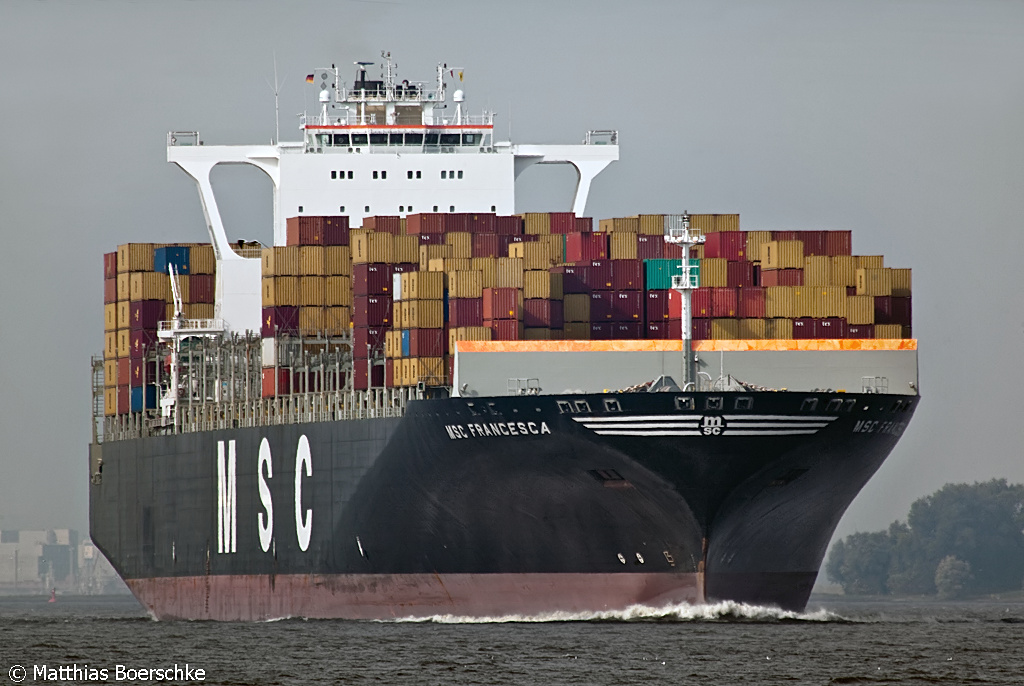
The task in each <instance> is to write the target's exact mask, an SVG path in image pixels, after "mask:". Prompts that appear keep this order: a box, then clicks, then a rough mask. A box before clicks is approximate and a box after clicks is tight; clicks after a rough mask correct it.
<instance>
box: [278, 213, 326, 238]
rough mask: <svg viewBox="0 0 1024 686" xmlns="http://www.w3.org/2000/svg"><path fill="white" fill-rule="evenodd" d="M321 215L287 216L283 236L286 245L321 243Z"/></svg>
mask: <svg viewBox="0 0 1024 686" xmlns="http://www.w3.org/2000/svg"><path fill="white" fill-rule="evenodd" d="M323 224H324V222H323V217H312V216H311V217H288V218H287V219H286V220H285V238H286V240H287V242H288V245H323V244H324V237H323Z"/></svg>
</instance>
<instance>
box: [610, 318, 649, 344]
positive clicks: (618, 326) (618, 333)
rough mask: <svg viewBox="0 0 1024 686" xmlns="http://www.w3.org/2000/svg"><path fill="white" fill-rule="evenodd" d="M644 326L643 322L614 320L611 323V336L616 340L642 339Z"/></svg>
mask: <svg viewBox="0 0 1024 686" xmlns="http://www.w3.org/2000/svg"><path fill="white" fill-rule="evenodd" d="M646 327H647V325H646V324H645V323H644V322H616V323H615V324H613V325H612V338H613V339H615V340H617V341H637V340H643V337H644V331H645V329H646Z"/></svg>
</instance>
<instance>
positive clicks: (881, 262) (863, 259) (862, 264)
mask: <svg viewBox="0 0 1024 686" xmlns="http://www.w3.org/2000/svg"><path fill="white" fill-rule="evenodd" d="M853 262H854V269H882V268H883V267H885V256H884V255H854V257H853Z"/></svg>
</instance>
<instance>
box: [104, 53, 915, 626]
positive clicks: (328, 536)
mask: <svg viewBox="0 0 1024 686" xmlns="http://www.w3.org/2000/svg"><path fill="white" fill-rule="evenodd" d="M370 66H371V65H370V64H369V63H357V68H356V76H355V80H354V82H348V83H343V81H342V80H341V78H339V70H338V69H337V68H336V67H333V66H332V67H331V68H329V69H328V68H324V69H317V70H316V71H314V72H313V73H312V74H310V75H309V76H308V77H307V79H306V80H307V82H308V84H310V85H309V87H310V88H311V89H312V90H313V92H314V93H315V94H316V96H317V102H318V107H319V110H318V111H317V112H315V113H313V114H309V113H307V114H305V115H303V116H302V118H301V120H300V130H301V132H302V140H300V141H297V142H277V143H274V144H271V145H234V146H220V145H205V144H204V141H203V140H202V137H201V136H200V135H199V133H198V132H194V131H192V132H183V131H176V132H171V133H170V134H168V140H167V157H168V161H169V162H171V163H174V164H176V165H178V166H179V167H180V168H181V169H182V170H183V171H184V172H185V173H186V174H187V175H189V176H190V177H191V178H192V179H193V180H194V181H195V182H196V184H197V186H198V189H199V194H200V199H201V202H202V207H203V210H204V214H205V218H206V221H207V228H208V230H209V234H210V242H209V243H207V244H186V243H168V244H140V243H134V244H125V245H121V246H119V247H118V248H117V250H116V251H115V252H110V253H108V254H106V255H105V256H104V279H105V281H104V300H105V306H104V314H105V349H104V353H103V355H102V357H97V358H95V359H94V360H93V400H94V402H93V415H94V423H93V426H94V430H93V439H92V442H91V444H90V450H89V471H90V486H89V491H90V528H91V535H92V540H93V541H94V542H95V543H96V545H97V546H99V547H100V549H101V550H102V551H103V552H104V553H105V554H106V556H107V557H108V559H109V560H110V561H111V563H112V564H113V565H114V567H115V568H116V570H117V571H118V573H119V574H120V575H121V576H122V577H123V578H124V580H125V581H126V582H127V584H128V586H129V587H130V588H131V590H132V592H133V593H134V594H135V595H136V597H137V598H138V599H139V601H140V602H141V603H142V604H143V605H144V606H145V607H146V608H148V609H149V611H150V612H151V613H152V614H153V615H154V616H155V617H157V618H166V619H175V618H186V619H215V620H265V619H272V618H280V617H325V618H354V619H363V618H373V619H380V618H392V617H429V616H435V615H456V616H467V617H500V616H508V615H544V614H548V613H554V612H575V613H580V612H590V611H608V610H621V609H625V608H628V607H630V606H633V605H645V606H665V605H669V604H677V603H704V602H711V601H717V600H734V601H739V602H745V603H755V604H761V605H775V606H779V607H781V608H786V609H793V610H800V609H802V608H804V606H805V605H806V602H807V599H808V596H809V594H810V591H811V587H812V585H813V584H814V581H815V578H816V575H817V571H818V568H819V566H820V564H821V561H822V558H823V556H824V554H825V551H826V546H827V544H828V542H829V540H830V537H831V535H832V533H833V532H834V530H835V527H836V525H837V524H838V522H839V519H840V517H841V516H842V514H843V512H844V511H845V509H846V507H847V506H848V505H849V503H850V502H851V501H852V500H853V498H854V497H855V496H856V494H857V493H858V492H859V491H860V489H861V488H862V487H863V485H864V484H865V483H866V482H867V480H868V479H869V478H870V477H871V476H872V474H874V472H875V471H876V470H877V469H878V467H879V465H880V464H881V463H882V462H883V460H884V459H885V458H886V456H887V455H888V454H889V453H890V451H891V450H892V449H893V447H894V445H895V444H896V442H897V441H898V440H899V437H900V435H901V434H902V433H903V431H904V430H905V428H906V426H907V423H908V422H909V420H910V418H911V416H912V415H913V412H914V410H915V408H916V406H917V403H918V399H919V391H918V379H917V343H916V341H915V340H914V339H913V338H912V331H911V293H910V282H911V278H910V270H909V269H899V268H892V267H890V266H886V265H885V264H884V259H883V257H882V256H880V255H855V254H854V251H853V245H852V238H851V233H850V232H849V231H845V230H844V231H819V230H815V231H805V230H793V231H789V230H786V231H779V230H748V229H743V230H741V228H740V220H739V216H738V215H735V214H732V215H730V214H710V213H708V214H697V213H694V214H690V213H686V212H682V211H681V210H682V208H679V209H680V212H679V213H677V214H646V215H644V214H640V215H635V216H629V217H614V218H607V219H600V220H598V221H596V222H595V221H594V220H593V219H591V218H588V217H585V216H584V215H585V205H586V200H587V196H588V193H589V190H590V184H591V182H592V180H593V179H594V178H595V176H596V175H597V174H599V173H600V172H601V171H602V170H603V169H604V168H605V167H607V165H609V164H610V163H611V162H613V161H616V160H617V159H618V157H619V147H618V133H617V132H616V131H613V130H603V131H599V130H593V131H588V132H587V133H586V134H585V137H584V140H583V142H582V143H579V144H572V145H529V144H513V143H511V142H509V141H500V140H497V139H496V138H495V130H494V116H493V114H492V113H489V112H486V111H485V112H483V113H482V114H471V113H470V112H469V110H468V109H467V106H466V97H465V92H464V91H463V90H462V89H461V85H462V82H463V78H464V70H462V69H461V68H450V67H448V66H446V65H440V66H438V68H437V72H436V79H434V80H432V81H429V82H410V81H408V80H399V79H398V77H397V74H396V68H395V66H394V64H393V63H392V61H391V59H390V55H389V54H386V53H385V54H382V60H381V63H380V71H381V74H380V77H379V79H378V80H370V79H369V78H368V76H367V70H368V68H369V67H370ZM456 83H457V84H458V87H457V88H456V89H455V90H453V91H452V92H451V93H450V96H449V90H450V89H451V88H454V87H455V86H454V85H453V84H456ZM349 84H351V85H349ZM220 164H248V165H253V166H255V167H257V168H259V169H261V170H262V171H263V172H265V173H266V174H267V175H268V176H269V177H270V179H271V180H272V182H273V201H274V220H273V225H274V237H273V244H272V245H269V246H264V245H262V244H260V243H258V242H247V241H245V240H241V241H239V240H229V239H228V237H227V234H226V232H225V229H224V226H223V223H222V220H221V217H220V213H219V211H218V208H217V201H216V198H215V196H214V193H213V188H212V186H211V183H210V172H211V170H212V169H213V168H214V167H215V166H217V165H220ZM534 164H568V165H571V166H572V168H573V169H574V170H575V171H576V172H577V175H578V176H577V178H578V183H577V185H576V189H575V193H574V196H573V198H572V209H571V211H568V212H547V213H526V214H516V213H515V211H514V209H515V208H514V188H515V180H516V178H517V177H518V176H519V174H521V173H522V172H523V171H524V170H525V169H527V168H529V167H531V166H532V165H534Z"/></svg>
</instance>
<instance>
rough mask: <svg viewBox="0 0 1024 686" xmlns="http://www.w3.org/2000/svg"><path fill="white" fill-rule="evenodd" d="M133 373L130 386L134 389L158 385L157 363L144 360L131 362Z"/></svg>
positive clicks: (131, 372)
mask: <svg viewBox="0 0 1024 686" xmlns="http://www.w3.org/2000/svg"><path fill="white" fill-rule="evenodd" d="M129 362H130V363H131V371H130V372H129V378H128V385H129V386H131V387H132V388H138V387H140V386H146V385H150V384H154V383H156V362H155V361H153V362H148V361H146V360H143V359H142V358H139V359H135V360H129ZM118 381H120V379H118Z"/></svg>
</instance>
